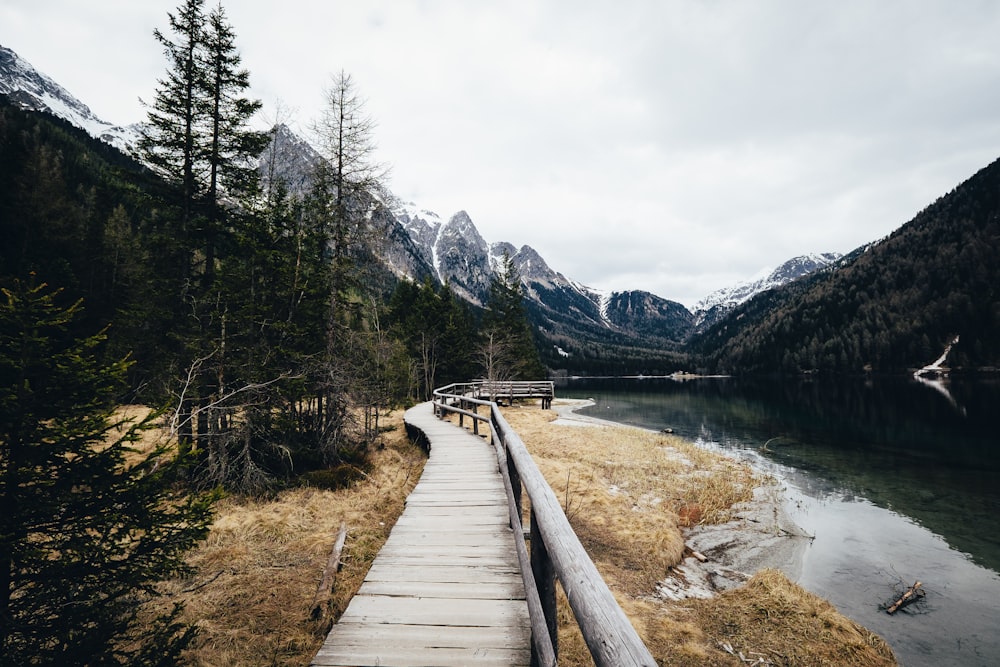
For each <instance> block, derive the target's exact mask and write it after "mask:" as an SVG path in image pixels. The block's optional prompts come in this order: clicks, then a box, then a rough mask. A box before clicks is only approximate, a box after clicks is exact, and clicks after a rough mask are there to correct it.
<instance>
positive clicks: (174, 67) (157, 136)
mask: <svg viewBox="0 0 1000 667" xmlns="http://www.w3.org/2000/svg"><path fill="white" fill-rule="evenodd" d="M204 4H205V0H185V2H184V4H183V5H181V6H180V7H179V8H178V11H177V13H176V14H170V13H168V14H167V16H168V18H169V21H170V29H171V30H172V31H173V33H174V35H176V41H171V39H170V38H169V37H167V36H166V35H164V34H163V33H162V32H160V31H159V30H155V31H154V32H153V35H154V37H156V40H157V41H158V42H160V44H162V45H163V50H164V54H165V55H166V57H167V61H168V68H167V75H166V77H165V78H164V79H161V80H160V81H159V87H158V88H157V90H156V94H155V96H154V98H153V102H152V104H151V105H149V111H148V114H147V129H146V130H145V132H144V134H143V136H142V137H141V139H140V141H139V150H140V152H141V153H142V156H143V158H144V160H145V161H146V163H147V164H150V165H152V166H153V167H154V169H155V170H156V171H157V172H158V173H159V174H160V175H161V176H163V177H164V178H166V179H167V180H168V181H170V182H172V183H174V184H176V185H178V186H179V188H180V190H181V230H180V231H181V233H183V234H187V233H189V232H190V226H191V225H192V223H193V219H194V216H195V213H196V203H197V201H198V198H199V197H200V196H201V195H202V194H203V192H204V181H203V178H202V174H201V173H199V171H198V167H199V165H198V160H199V156H201V155H204V154H205V152H206V143H207V142H206V138H205V134H204V128H203V127H201V126H200V125H199V119H200V114H201V111H202V109H204V107H205V105H206V96H205V88H206V85H207V84H206V72H205V69H204V66H203V63H202V58H201V49H202V44H203V40H204V33H205V13H204V9H203V5H204Z"/></svg>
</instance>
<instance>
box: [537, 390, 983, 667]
mask: <svg viewBox="0 0 1000 667" xmlns="http://www.w3.org/2000/svg"><path fill="white" fill-rule="evenodd" d="M942 390H943V391H942ZM557 393H558V394H559V395H560V396H566V397H579V398H587V397H592V398H593V399H594V400H595V405H594V406H593V407H591V408H589V409H587V410H585V411H584V412H586V413H588V414H593V415H594V416H599V417H602V418H604V419H611V420H614V421H619V422H623V423H629V424H635V425H637V426H643V427H646V428H652V429H656V430H661V429H664V428H670V429H673V431H674V432H675V433H677V434H678V435H681V436H683V437H687V438H689V439H691V440H695V441H698V442H700V443H702V444H703V445H704V446H708V447H724V448H729V449H738V450H740V452H741V455H743V456H748V457H750V458H753V459H754V460H756V462H757V464H758V465H761V466H764V467H765V468H768V469H769V470H771V471H772V473H774V474H775V476H777V477H778V478H779V479H782V480H784V481H785V483H786V496H787V498H788V500H789V502H788V504H787V507H788V509H789V511H790V513H791V518H792V519H793V520H794V521H795V522H796V523H797V524H798V525H799V526H800V527H801V528H802V529H803V531H804V532H805V533H806V534H808V535H810V536H814V538H815V539H813V540H812V541H811V543H810V546H809V548H808V550H807V552H806V556H805V560H804V562H803V563H802V568H801V577H800V579H799V581H800V583H801V584H802V585H803V586H805V587H806V588H808V589H809V590H812V591H813V592H815V593H817V594H819V595H821V596H822V597H824V598H826V599H828V600H830V601H831V602H833V603H834V604H835V605H836V606H837V608H838V609H840V610H841V611H842V612H843V613H845V614H847V615H848V616H850V617H852V618H854V619H856V620H858V621H859V622H861V623H862V624H864V625H865V626H867V627H869V628H871V629H872V630H874V631H875V632H878V633H879V634H880V635H882V636H883V637H884V638H886V639H887V640H888V641H889V643H890V644H891V645H892V647H893V650H895V651H896V654H897V656H898V657H899V659H900V662H901V664H905V665H907V667H912V666H914V665H916V666H925V665H926V666H928V667H930V666H931V665H934V666H938V665H963V666H964V665H995V664H1000V635H998V634H997V633H996V628H997V627H1000V574H998V572H1000V542H998V536H1000V447H998V445H1000V442H998V436H997V434H996V431H995V424H994V420H995V412H996V409H997V406H1000V384H997V383H996V382H992V383H990V382H968V381H959V380H956V379H954V378H952V379H951V380H950V381H949V382H948V383H947V384H946V385H945V384H941V385H940V386H935V385H928V384H926V383H921V382H919V381H917V380H915V379H913V378H870V379H867V380H856V381H850V380H848V381H830V380H826V379H821V378H805V379H796V380H792V381H783V382H779V381H773V380H772V381H766V380H759V379H756V380H746V379H712V380H707V379H706V380H693V381H689V382H683V383H677V382H672V381H670V380H667V379H644V380H641V381H640V380H630V381H626V380H620V379H618V380H611V379H608V380H585V381H568V382H563V383H562V384H561V386H559V387H558V389H557ZM917 579H919V580H921V581H923V582H924V583H925V586H926V588H927V591H928V596H927V600H926V604H925V603H923V602H922V603H921V607H920V609H918V610H917V611H915V612H906V613H903V612H901V614H902V615H900V614H897V615H895V616H889V615H887V614H886V613H885V612H883V611H881V610H880V605H883V604H884V603H885V601H886V600H888V599H889V598H891V597H892V595H893V594H894V592H895V589H896V588H897V587H899V586H902V585H907V586H908V585H910V584H912V583H913V581H915V580H917Z"/></svg>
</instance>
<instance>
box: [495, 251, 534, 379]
mask: <svg viewBox="0 0 1000 667" xmlns="http://www.w3.org/2000/svg"><path fill="white" fill-rule="evenodd" d="M479 356H480V362H481V366H482V371H483V373H484V375H485V376H486V379H488V380H492V381H504V380H518V379H537V378H540V377H544V376H545V367H544V366H542V362H541V360H540V358H539V355H538V348H537V347H536V346H535V341H534V335H533V334H532V331H531V325H530V324H529V323H528V315H527V312H526V311H525V308H524V289H523V287H522V285H521V275H520V273H519V272H518V270H517V267H516V266H515V265H514V260H513V259H512V258H511V257H510V255H509V253H507V252H504V254H503V258H502V259H501V263H500V266H499V267H498V269H497V271H496V272H495V273H494V274H493V278H492V279H491V280H490V295H489V301H488V302H487V304H486V314H485V315H484V316H483V325H482V330H481V331H480V345H479Z"/></svg>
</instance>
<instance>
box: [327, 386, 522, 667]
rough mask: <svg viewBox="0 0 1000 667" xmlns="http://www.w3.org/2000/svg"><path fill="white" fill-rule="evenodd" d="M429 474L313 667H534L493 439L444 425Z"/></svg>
mask: <svg viewBox="0 0 1000 667" xmlns="http://www.w3.org/2000/svg"><path fill="white" fill-rule="evenodd" d="M406 421H407V423H408V424H412V425H413V426H415V427H417V428H418V429H419V430H421V431H423V433H424V434H425V435H426V437H427V439H428V440H429V441H430V442H431V443H432V445H431V448H430V456H429V458H428V460H427V464H426V466H425V467H424V472H423V475H422V476H421V478H420V481H419V482H418V484H417V486H416V487H415V488H414V489H413V492H412V493H411V494H410V496H409V498H407V501H406V509H405V510H404V511H403V514H402V515H401V516H400V518H399V520H398V521H397V523H396V525H395V526H394V527H393V529H392V532H391V533H390V535H389V539H388V540H387V541H386V543H385V546H384V547H383V548H382V550H381V551H380V552H379V554H378V556H377V557H376V558H375V561H374V563H373V564H372V567H371V569H370V570H369V572H368V576H367V577H366V578H365V581H364V583H363V584H362V585H361V589H360V590H359V591H358V594H357V595H355V596H354V598H353V599H352V600H351V602H350V604H349V605H348V607H347V609H346V610H345V611H344V613H343V615H342V616H341V617H340V620H339V621H338V622H337V624H336V625H334V627H333V629H332V630H331V631H330V634H329V635H328V636H327V639H326V641H325V642H324V644H323V647H322V648H321V649H320V651H319V653H317V654H316V657H315V658H314V659H313V662H312V665H313V666H314V667H341V666H348V665H351V666H357V665H385V666H391V665H397V666H401V665H503V666H505V667H506V666H508V665H528V664H530V662H531V651H530V644H531V630H530V624H529V619H528V608H527V603H526V602H525V594H524V584H523V580H522V576H521V573H520V570H519V568H518V561H517V555H516V552H515V547H514V535H513V532H512V531H511V529H510V524H509V514H508V509H507V497H506V494H505V491H504V487H503V482H502V479H501V476H500V473H499V472H498V466H497V458H496V453H495V450H494V449H493V447H491V446H490V445H489V443H488V442H487V441H485V440H483V439H482V438H480V437H477V436H475V435H472V434H470V433H468V432H467V431H465V430H464V429H461V428H458V427H456V426H454V425H452V424H450V423H448V422H445V421H441V420H438V419H437V418H436V417H435V416H434V413H433V410H432V407H431V404H430V403H425V404H422V405H418V406H416V407H415V408H412V409H411V410H408V411H407V413H406Z"/></svg>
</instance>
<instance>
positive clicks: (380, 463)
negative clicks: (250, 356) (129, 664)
mask: <svg viewBox="0 0 1000 667" xmlns="http://www.w3.org/2000/svg"><path fill="white" fill-rule="evenodd" d="M387 423H388V424H390V425H393V426H395V427H396V428H395V429H394V430H393V431H391V432H389V433H387V434H386V435H385V438H384V442H383V447H381V448H379V449H377V450H376V451H374V452H373V454H372V456H371V464H372V465H371V471H370V472H369V473H368V475H367V477H365V478H363V479H362V480H361V481H359V482H357V483H356V484H354V485H353V486H351V487H350V488H347V489H341V490H337V491H327V490H319V489H314V488H299V489H291V490H288V491H285V492H282V493H280V494H278V495H277V497H275V498H273V499H268V500H255V499H247V498H237V497H230V498H226V499H224V500H222V501H220V503H219V504H218V506H217V516H216V519H215V521H214V523H213V525H212V528H211V532H210V534H209V536H208V538H207V539H206V541H205V542H204V543H203V544H202V545H201V546H200V547H199V548H197V549H196V550H195V551H193V552H192V553H191V555H190V558H189V562H190V563H191V564H192V565H193V566H195V567H196V568H197V574H196V576H194V577H191V578H188V579H185V580H174V581H169V582H166V584H165V586H164V590H165V592H166V593H167V596H166V599H165V600H164V602H165V603H168V604H170V603H173V602H177V601H180V602H183V603H184V605H185V609H184V616H183V620H184V621H185V622H188V623H194V624H196V625H197V627H198V630H199V632H198V635H197V637H196V638H195V640H194V643H193V645H192V646H191V647H190V648H189V649H188V650H187V652H186V653H185V654H184V656H183V659H184V664H187V665H196V666H199V667H202V666H204V667H208V666H222V665H226V666H232V667H243V666H247V667H250V666H261V665H308V664H309V662H310V660H311V659H312V657H313V656H314V655H315V654H316V651H318V650H319V647H320V645H321V644H322V642H323V640H324V639H325V638H326V634H327V632H328V631H329V629H330V626H331V625H332V623H333V619H335V618H337V617H339V616H340V614H341V613H342V612H343V610H344V609H345V608H346V607H347V604H348V602H350V599H351V597H352V596H353V595H354V593H355V592H356V591H357V589H358V588H359V587H360V586H361V583H362V581H363V580H364V577H365V574H366V573H367V572H368V568H369V567H370V565H371V562H372V560H374V558H375V554H377V553H378V551H379V549H380V548H381V547H382V544H383V543H384V542H385V540H386V538H387V537H388V535H389V531H390V530H391V528H392V526H393V524H394V523H395V521H396V519H397V518H398V516H399V515H400V514H401V513H402V511H403V503H404V500H405V498H406V496H407V495H408V494H409V492H410V490H411V489H412V488H413V486H414V485H415V484H416V481H417V480H418V479H419V477H420V473H421V471H422V469H423V464H424V461H425V456H424V453H423V452H422V451H421V450H420V449H419V448H418V447H416V446H414V445H412V444H410V443H409V442H408V441H407V440H406V434H405V430H404V429H403V427H402V412H398V413H394V414H393V415H392V416H391V417H390V418H389V420H388V422H387ZM342 521H343V522H345V523H346V525H347V529H348V532H347V543H346V546H345V547H344V551H343V556H342V562H343V566H342V569H341V570H340V572H339V573H338V574H337V578H336V582H335V585H334V593H333V597H332V600H331V603H330V611H331V613H330V615H329V616H328V617H327V618H325V619H324V620H320V621H316V620H313V619H312V618H311V611H312V605H313V599H314V596H315V594H316V587H317V585H318V583H319V581H320V579H321V577H322V575H323V568H324V566H325V565H326V563H327V560H328V558H329V555H330V551H331V548H332V547H333V543H334V540H335V539H336V535H337V531H338V529H339V527H340V523H341V522H342Z"/></svg>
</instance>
